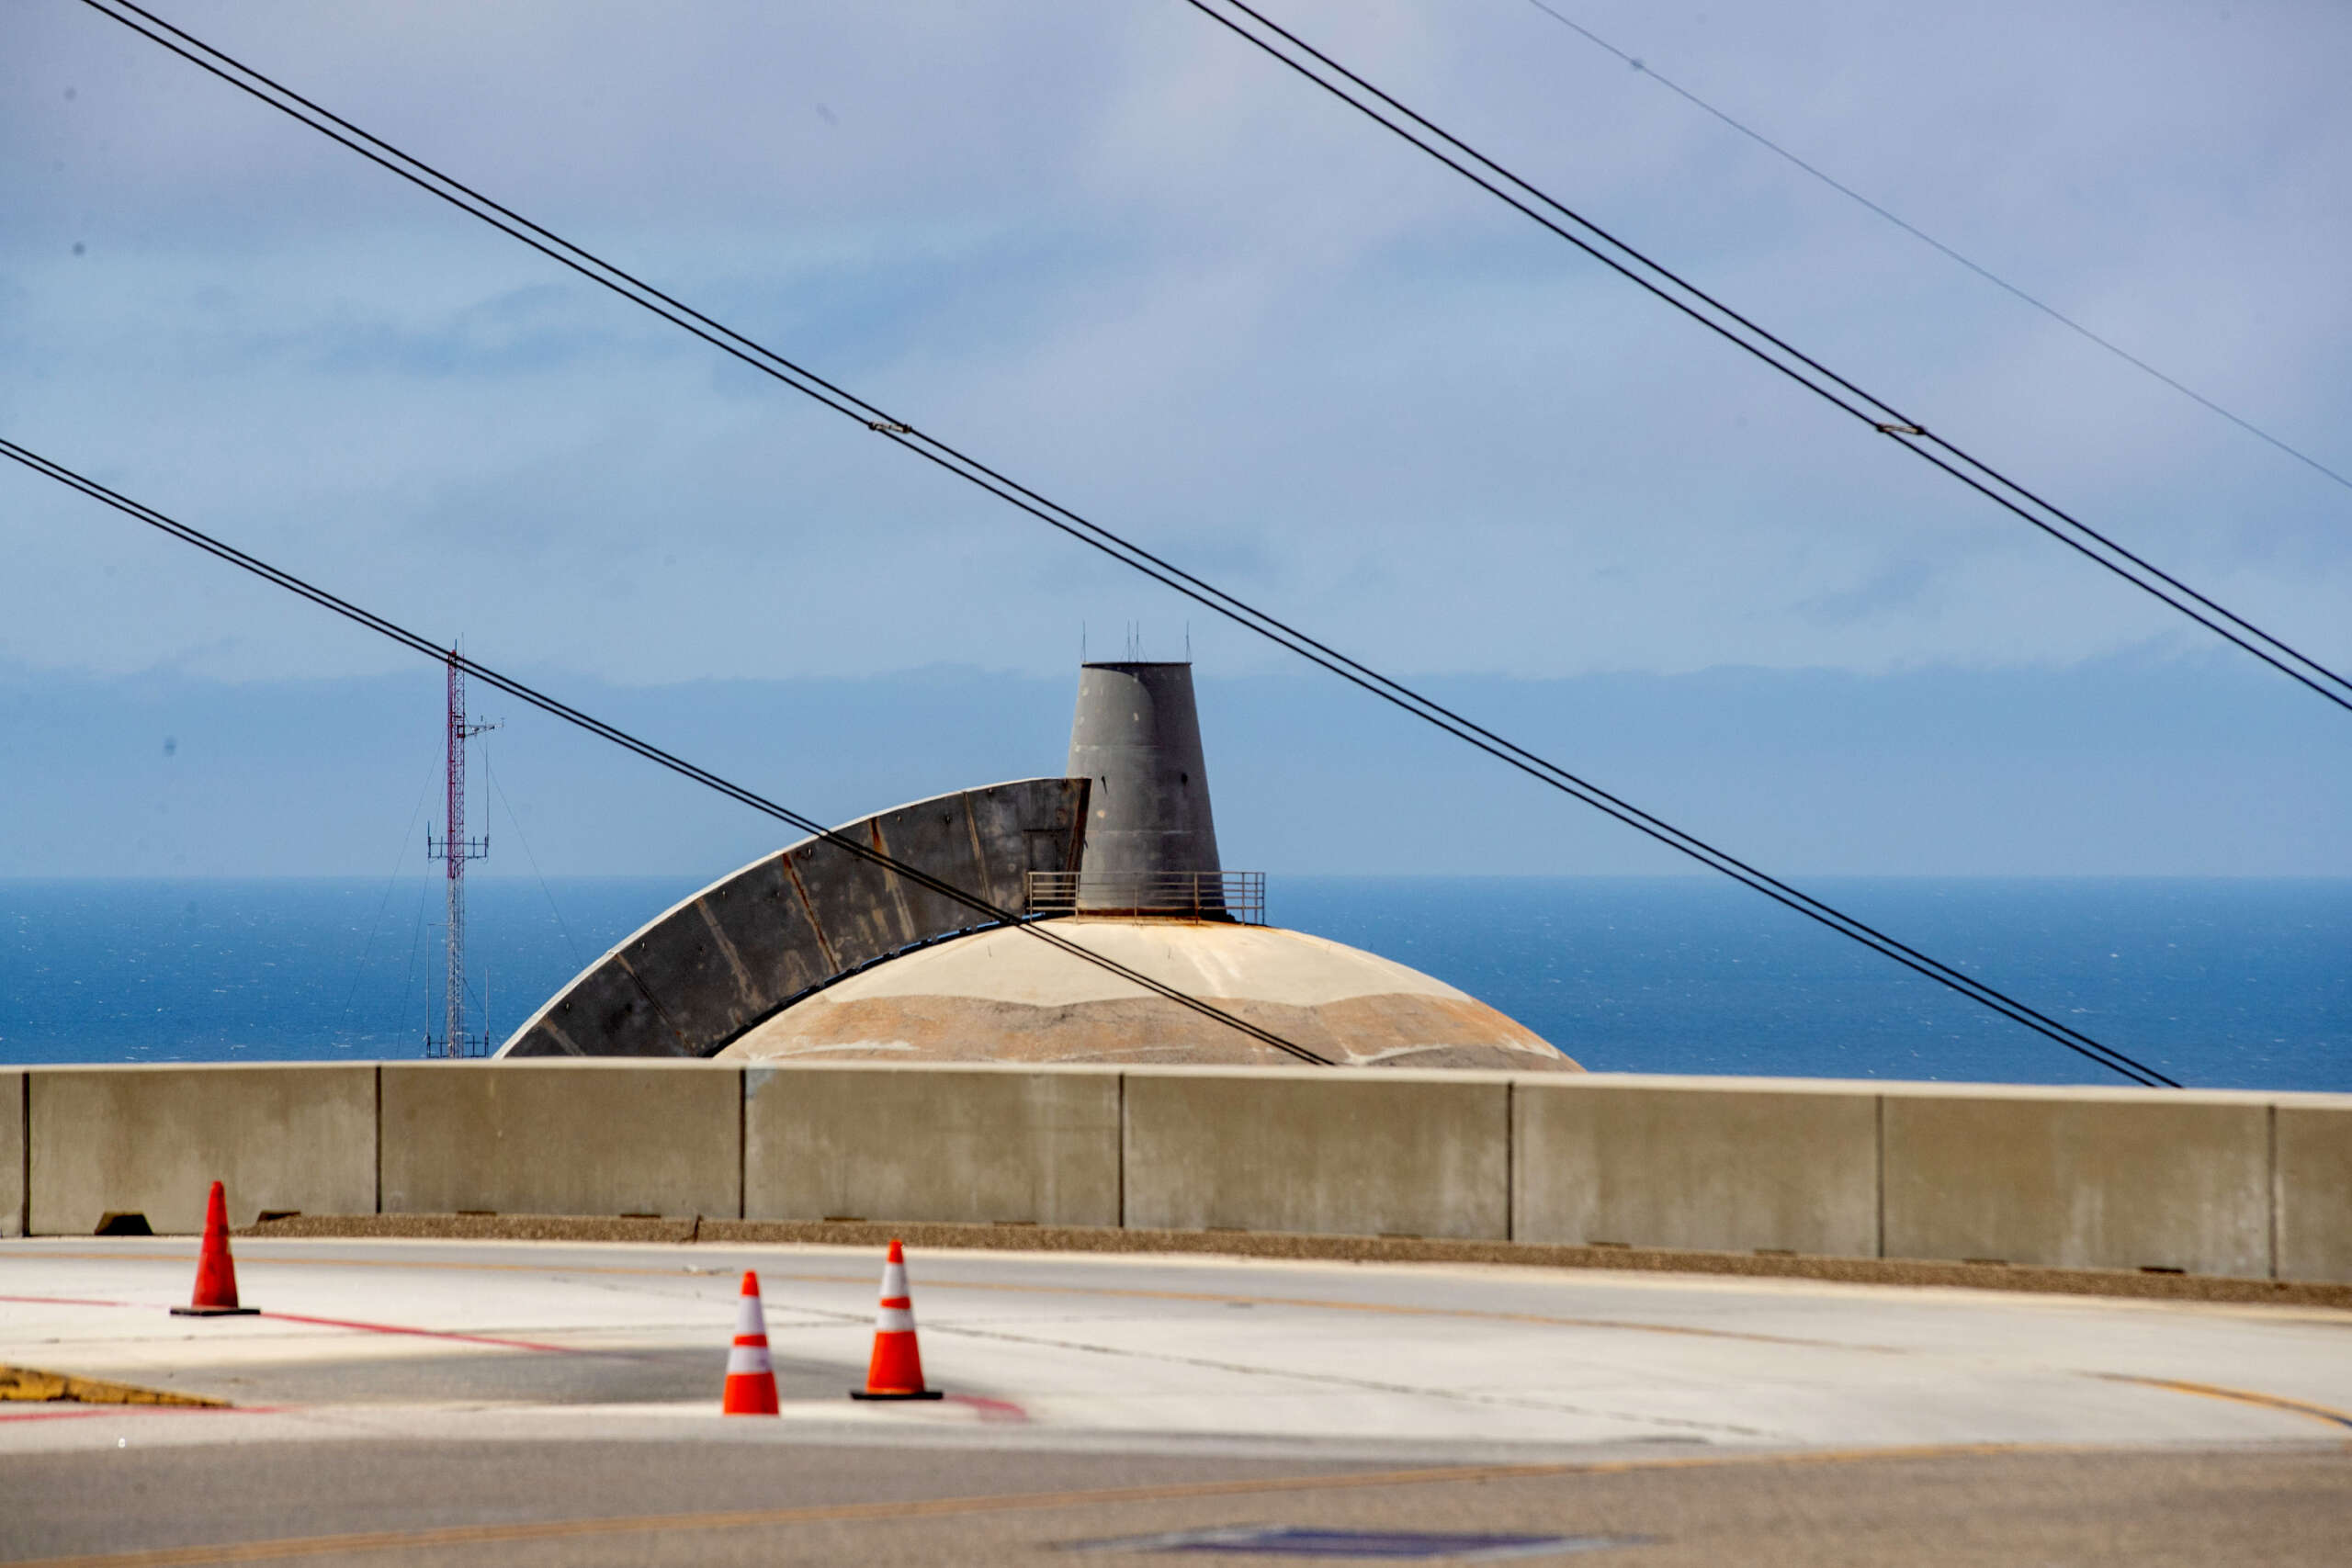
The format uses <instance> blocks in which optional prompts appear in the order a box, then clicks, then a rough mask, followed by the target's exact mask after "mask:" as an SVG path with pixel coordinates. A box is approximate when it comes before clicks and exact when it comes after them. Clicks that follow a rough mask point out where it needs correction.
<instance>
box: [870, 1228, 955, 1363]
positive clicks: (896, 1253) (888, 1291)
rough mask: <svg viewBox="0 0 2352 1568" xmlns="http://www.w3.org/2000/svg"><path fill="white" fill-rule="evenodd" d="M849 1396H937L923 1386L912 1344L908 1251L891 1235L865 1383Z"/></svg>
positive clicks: (917, 1354) (916, 1350) (917, 1352)
mask: <svg viewBox="0 0 2352 1568" xmlns="http://www.w3.org/2000/svg"><path fill="white" fill-rule="evenodd" d="M849 1396H850V1397H851V1398H852V1399H938V1398H941V1397H943V1396H942V1395H941V1394H940V1393H939V1392H938V1391H937V1390H936V1389H928V1388H925V1387H923V1386H922V1350H921V1349H919V1348H917V1347H916V1345H915V1303H914V1298H913V1297H911V1296H910V1295H908V1294H907V1254H906V1250H905V1249H904V1248H903V1247H900V1246H899V1241H898V1238H897V1237H896V1236H893V1237H891V1238H890V1256H889V1258H888V1261H886V1262H885V1263H884V1264H883V1265H882V1310H881V1311H880V1312H878V1313H876V1314H875V1317H874V1359H872V1360H871V1361H868V1362H867V1363H866V1366H865V1387H864V1388H854V1389H852V1390H850V1391H849Z"/></svg>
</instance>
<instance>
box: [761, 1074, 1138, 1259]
mask: <svg viewBox="0 0 2352 1568" xmlns="http://www.w3.org/2000/svg"><path fill="white" fill-rule="evenodd" d="M743 1094H744V1100H743V1215H744V1218H746V1219H753V1220H823V1219H847V1218H855V1219H867V1220H910V1219H920V1220H937V1221H942V1222H945V1223H951V1224H1044V1225H1115V1224H1118V1223H1119V1074H1118V1072H1117V1071H1116V1070H1115V1069H1108V1068H1102V1069H1086V1068H1080V1069H1076V1070H1061V1071H1039V1070H1037V1069H1035V1068H1030V1067H1014V1066H969V1067H960V1066H880V1067H862V1066H861V1067H851V1066H785V1067H752V1068H749V1069H747V1076H746V1077H745V1079H744V1085H743Z"/></svg>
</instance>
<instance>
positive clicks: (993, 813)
mask: <svg viewBox="0 0 2352 1568" xmlns="http://www.w3.org/2000/svg"><path fill="white" fill-rule="evenodd" d="M1086 795H1087V785H1086V781H1085V780H1083V779H1022V780H1018V781H1015V782H1013V783H1011V784H989V785H985V786H983V787H981V788H979V789H974V790H965V791H962V792H959V793H958V794H956V795H940V796H938V797H936V798H935V799H932V800H922V801H916V802H914V803H912V804H911V805H908V806H901V807H895V808H893V809H892V810H889V811H886V812H882V813H880V814H878V815H876V816H874V817H868V818H863V819H861V820H859V821H856V822H852V823H849V824H847V825H846V826H844V827H842V828H840V829H835V832H836V833H837V834H839V835H841V836H843V837H847V838H850V839H853V840H856V841H857V842H860V843H864V844H866V845H870V846H872V847H873V848H875V849H876V850H878V851H880V852H883V853H885V854H888V856H889V857H890V858H892V859H893V860H896V861H899V862H900V863H905V864H909V865H912V866H915V867H917V868H918V869H920V870H921V871H922V872H923V873H924V874H927V875H930V876H933V877H937V878H938V879H939V880H941V881H942V882H944V883H947V884H949V885H950V886H956V887H962V888H967V889H969V890H971V891H972V892H974V893H976V894H978V895H979V896H980V897H983V898H985V899H986V900H988V901H989V903H992V904H994V905H995V906H997V907H998V908H1003V909H1008V910H1011V911H1012V912H1014V913H1016V914H1017V913H1019V911H1020V909H1021V908H1022V900H1023V886H1024V882H1025V879H1026V876H1027V874H1028V873H1029V872H1030V871H1032V870H1042V871H1074V870H1076V869H1077V865H1078V859H1079V853H1080V844H1081V842H1082V840H1083V835H1084V826H1085V811H1086V807H1085V802H1086ZM1040 862H1043V863H1042V864H1041V863H1040ZM990 923H992V921H991V919H990V917H989V915H987V914H986V913H985V912H983V911H980V910H977V909H974V908H970V907H969V906H967V905H966V904H963V903H961V902H959V901H958V900H956V899H954V898H950V897H946V896H944V895H943V894H940V893H936V892H933V891H931V890H930V889H928V888H925V887H923V886H921V885H920V884H918V883H916V882H913V881H911V880H910V879H908V878H906V877H902V876H900V875H899V874H896V873H894V872H891V871H889V870H887V869H886V868H884V867H882V866H879V865H876V864H875V863H873V862H872V861H870V860H866V859H865V858H863V857H861V856H859V855H857V854H855V853H854V852H851V851H849V850H846V849H843V848H841V847H840V846H838V845H836V844H834V843H831V842H829V841H827V840H823V839H816V838H811V839H804V840H801V841H800V842H798V843H797V844H793V845H791V846H789V847H788V848H786V849H783V850H779V851H777V852H775V853H774V854H772V855H768V856H766V857H764V858H763V859H761V860H759V861H756V862H754V863H752V864H750V865H748V866H745V867H743V868H742V869H741V871H738V872H736V873H735V874H732V875H730V876H728V877H725V878H722V879H721V880H720V881H718V882H716V883H714V884H712V885H711V886H708V887H707V888H705V889H703V890H702V891H701V892H700V893H697V894H696V895H695V897H692V898H689V899H687V900H686V901H685V902H684V903H682V904H679V905H678V906H676V907H675V908H672V909H669V910H667V911H665V912H664V913H662V915H661V916H660V917H659V918H658V919H653V920H651V921H649V922H648V923H647V924H646V925H645V926H644V928H643V929H641V930H639V931H637V932H635V933H634V934H633V935H631V936H630V937H629V938H628V941H626V942H622V943H621V944H620V945H619V946H618V947H616V948H615V949H613V951H612V952H610V953H606V954H605V956H604V957H603V958H601V959H599V960H598V961H597V962H596V963H595V964H592V965H591V966H590V967H589V969H588V970H587V971H586V972H585V973H584V974H582V975H581V976H579V977H578V978H577V979H575V980H573V981H572V983H571V985H570V986H567V987H565V988H564V989H563V990H562V991H560V992H559V993H558V994H557V995H556V996H555V997H554V998H550V999H549V1000H548V1004H547V1005H546V1006H545V1007H543V1008H541V1009H540V1010H539V1011H538V1013H537V1014H536V1015H535V1016H534V1017H533V1018H532V1019H531V1020H530V1021H529V1022H527V1023H526V1024H525V1025H524V1026H523V1027H522V1028H521V1029H519V1030H517V1031H516V1032H515V1034H514V1036H513V1037H512V1038H511V1039H510V1040H508V1042H507V1043H506V1044H505V1046H504V1047H503V1049H502V1050H501V1051H500V1052H499V1055H503V1056H565V1055H587V1056H707V1055H711V1054H712V1053H714V1052H716V1051H718V1050H719V1049H720V1048H721V1047H722V1046H724V1045H726V1044H727V1043H728V1042H729V1041H730V1040H733V1039H735V1038H736V1037H737V1036H738V1035H740V1034H741V1033H742V1032H744V1031H745V1030H747V1029H749V1028H751V1027H752V1026H753V1025H754V1024H757V1023H758V1022H760V1021H762V1020H763V1019H765V1018H768V1017H770V1016H772V1015H773V1014H774V1013H775V1011H776V1010H778V1009H779V1008H781V1007H783V1006H784V1005H785V1004H786V1003H787V1002H789V1001H791V1000H792V999H794V998H797V997H800V996H804V995H806V994H808V993H809V991H811V990H813V989H816V988H818V987H822V986H824V985H827V984H829V983H830V982H831V981H832V980H834V979H837V978H838V977H840V976H842V975H844V974H847V973H849V972H850V971H852V970H854V969H856V968H858V967H860V966H862V965H864V964H869V963H872V962H873V961H875V960H876V959H878V958H884V957H887V956H888V955H889V954H891V953H897V952H899V951H900V950H901V949H903V948H907V947H910V946H914V945H918V944H920V943H923V942H933V941H936V940H938V939H939V938H941V937H944V936H950V935H953V934H954V933H956V932H957V931H967V930H971V929H974V928H977V927H980V926H985V925H988V924H990Z"/></svg>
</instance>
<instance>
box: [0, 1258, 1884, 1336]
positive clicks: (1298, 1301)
mask: <svg viewBox="0 0 2352 1568" xmlns="http://www.w3.org/2000/svg"><path fill="white" fill-rule="evenodd" d="M40 1256H41V1257H44V1258H72V1259H74V1260H76V1261H85V1262H86V1261H106V1262H131V1263H185V1262H187V1259H186V1258H181V1257H178V1256H176V1255H173V1254H164V1253H127V1252H47V1251H44V1252H42V1253H41V1254H40ZM247 1262H248V1264H249V1265H254V1266H257V1265H270V1266H273V1267H274V1266H277V1265H281V1264H284V1265H291V1266H295V1267H300V1268H314V1269H333V1268H359V1269H424V1270H432V1269H456V1270H472V1271H481V1272H498V1273H528V1274H559V1275H560V1274H627V1275H639V1276H650V1277H655V1278H665V1279H666V1278H674V1277H677V1276H678V1275H679V1274H680V1273H681V1270H680V1269H675V1268H667V1269H647V1268H641V1267H627V1266H622V1265H618V1264H594V1265H589V1266H585V1267H581V1268H571V1267H566V1266H561V1265H557V1266H549V1265H548V1264H543V1263H479V1262H468V1261H465V1260H463V1259H448V1260H440V1259H422V1258H248V1259H247ZM705 1277H708V1278H716V1277H717V1276H702V1275H696V1276H695V1278H705ZM760 1277H761V1279H762V1280H783V1281H785V1282H786V1283H789V1284H799V1285H868V1284H870V1283H871V1281H870V1280H868V1279H867V1278H866V1277H865V1276H864V1275H855V1274H809V1273H798V1272H787V1271H786V1270H784V1269H761V1270H760ZM923 1290H924V1291H925V1292H926V1293H928V1292H933V1291H992V1292H1004V1293H1012V1294H1022V1295H1072V1296H1101V1297H1103V1298H1105V1299H1109V1300H1115V1301H1160V1302H1199V1303H1225V1302H1247V1303H1250V1305H1251V1306H1280V1307H1297V1308H1303V1309H1306V1310H1309V1311H1320V1312H1363V1313H1377V1314H1385V1315H1389V1316H1395V1317H1452V1318H1463V1319H1466V1320H1470V1321H1475V1322H1482V1323H1523V1324H1528V1325H1536V1326H1547V1327H1555V1328H1597V1329H1607V1330H1614V1331H1618V1332H1623V1333H1628V1334H1672V1335H1684V1336H1689V1337H1694V1338H1702V1339H1737V1340H1744V1341H1746V1342H1748V1343H1750V1344H1758V1345H1789V1346H1797V1347H1803V1348H1814V1349H1822V1350H1851V1351H1856V1352H1859V1353H1860V1354H1864V1355H1883V1356H1905V1355H1909V1354H1911V1353H1912V1352H1911V1351H1910V1350H1908V1349H1907V1348H1904V1347H1902V1346H1899V1345H1852V1344H1841V1343H1839V1342H1838V1341H1836V1340H1832V1339H1805V1338H1801V1337H1796V1336H1793V1335H1785V1334H1756V1333H1752V1332H1748V1331H1747V1330H1742V1329H1735V1328H1700V1327H1695V1326H1692V1325H1687V1324H1671V1323H1634V1322H1629V1321H1626V1320H1623V1319H1620V1318H1606V1317H1557V1316H1550V1315H1546V1314H1542V1313H1518V1312H1487V1311H1480V1310H1477V1309H1475V1308H1463V1307H1423V1306H1408V1305H1406V1304H1404V1303H1391V1302H1344V1301H1329V1300H1322V1299H1318V1298H1315V1297H1302V1296H1253V1295H1238V1294H1235V1293H1234V1292H1229V1291H1148V1290H1139V1289H1136V1288H1134V1287H1131V1286H1130V1287H1114V1286H1102V1285H1026V1284H1016V1283H1013V1282H1011V1281H1005V1280H925V1281H924V1283H923ZM47 1299H49V1298H45V1297H39V1296H23V1297H15V1296H0V1301H43V1300H47ZM79 1304H82V1305H85V1306H125V1305H130V1304H131V1303H123V1302H85V1303H79Z"/></svg>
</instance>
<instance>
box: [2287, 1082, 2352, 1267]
mask: <svg viewBox="0 0 2352 1568" xmlns="http://www.w3.org/2000/svg"><path fill="white" fill-rule="evenodd" d="M2274 1114H2275V1115H2276V1116H2277V1117H2278V1122H2277V1123H2276V1125H2275V1128H2274V1131H2275V1134H2276V1137H2277V1160H2278V1170H2277V1178H2276V1180H2275V1182H2274V1184H2273V1189H2272V1191H2273V1199H2272V1201H2273V1202H2274V1203H2275V1204H2276V1205H2277V1213H2278V1277H2279V1278H2280V1279H2282V1280H2352V1104H2342V1105H2332V1106H2323V1105H2295V1104H2285V1105H2280V1106H2279V1107H2278V1109H2277V1111H2275V1112H2274Z"/></svg>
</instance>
